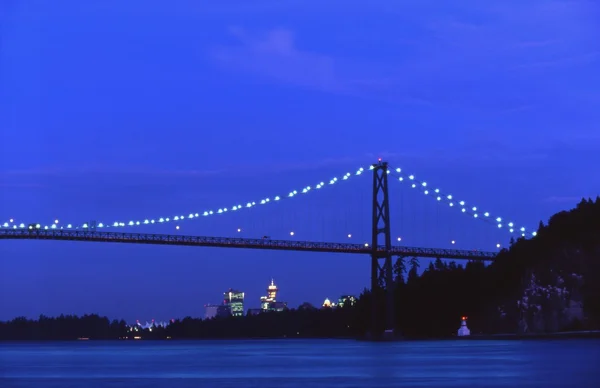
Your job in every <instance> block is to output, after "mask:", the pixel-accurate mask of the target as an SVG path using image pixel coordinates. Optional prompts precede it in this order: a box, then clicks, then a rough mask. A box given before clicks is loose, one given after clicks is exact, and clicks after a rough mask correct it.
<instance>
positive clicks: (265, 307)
mask: <svg viewBox="0 0 600 388" xmlns="http://www.w3.org/2000/svg"><path fill="white" fill-rule="evenodd" d="M277 291H279V289H278V288H277V286H276V285H275V281H274V280H273V279H271V284H270V285H269V287H267V295H266V296H261V297H260V309H261V310H262V311H263V312H266V311H283V310H286V309H287V303H286V302H278V301H277Z"/></svg>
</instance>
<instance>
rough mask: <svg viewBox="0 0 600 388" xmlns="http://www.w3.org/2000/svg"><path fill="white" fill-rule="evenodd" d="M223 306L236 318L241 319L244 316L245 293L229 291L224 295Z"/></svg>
mask: <svg viewBox="0 0 600 388" xmlns="http://www.w3.org/2000/svg"><path fill="white" fill-rule="evenodd" d="M223 295H224V300H223V305H224V306H227V307H228V308H229V311H230V313H231V315H232V316H234V317H241V316H243V315H244V293H243V292H241V291H236V290H233V289H231V288H230V289H229V291H227V292H225V293H224V294H223Z"/></svg>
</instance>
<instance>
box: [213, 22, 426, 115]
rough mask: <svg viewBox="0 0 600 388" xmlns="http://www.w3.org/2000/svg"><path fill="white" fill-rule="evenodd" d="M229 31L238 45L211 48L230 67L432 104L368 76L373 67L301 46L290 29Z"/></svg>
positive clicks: (322, 87)
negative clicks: (365, 75) (356, 64)
mask: <svg viewBox="0 0 600 388" xmlns="http://www.w3.org/2000/svg"><path fill="white" fill-rule="evenodd" d="M229 33H230V35H232V36H233V37H235V38H236V39H237V40H238V43H237V45H232V46H217V47H214V48H213V49H212V50H211V51H210V52H209V57H210V59H211V60H212V61H214V62H215V63H216V64H218V65H220V66H223V67H225V68H227V69H230V70H234V71H244V72H247V73H253V74H257V75H259V76H262V77H265V78H269V79H272V80H274V81H277V82H281V83H284V84H289V85H293V86H298V87H302V88H307V89H313V90H318V91H321V92H327V93H333V94H340V95H347V96H354V97H359V98H369V99H379V100H384V101H390V102H396V103H398V102H400V103H409V104H420V105H423V104H430V102H429V101H427V100H426V99H424V98H422V97H419V96H412V95H409V94H408V93H406V92H402V93H399V92H398V90H397V87H396V86H397V85H396V84H395V83H390V82H389V80H388V79H386V78H379V79H378V78H370V79H364V78H363V76H364V73H367V74H372V72H373V70H374V69H372V68H368V67H367V68H365V69H362V70H361V69H351V66H348V63H347V62H346V61H343V60H340V59H336V58H334V57H332V56H329V55H327V54H324V53H319V52H312V51H308V50H300V49H299V48H298V47H297V46H296V42H295V36H294V33H293V32H292V31H291V30H289V29H285V28H276V29H272V30H270V31H267V32H266V33H262V34H251V33H249V32H248V31H246V30H245V29H243V28H241V27H231V28H230V29H229ZM359 66H360V65H359Z"/></svg>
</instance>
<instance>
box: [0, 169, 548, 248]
mask: <svg viewBox="0 0 600 388" xmlns="http://www.w3.org/2000/svg"><path fill="white" fill-rule="evenodd" d="M369 169H370V170H372V169H373V166H370V167H369ZM364 171H365V168H364V167H361V168H358V169H357V170H356V172H355V174H354V175H353V174H351V173H349V172H348V173H345V174H344V175H342V178H341V179H338V178H337V177H334V178H332V179H329V180H328V181H327V183H326V181H320V182H319V183H317V184H316V185H315V186H305V187H303V188H302V189H299V190H291V191H290V192H289V193H288V194H287V195H285V196H284V195H281V196H279V195H275V196H272V197H265V198H263V199H260V200H258V201H249V202H246V203H245V205H242V204H239V203H238V204H237V205H233V206H231V207H223V208H218V209H216V210H205V211H204V212H202V213H189V214H188V215H187V216H185V215H183V214H180V215H175V216H173V217H157V218H145V219H143V220H131V221H129V222H122V221H115V222H113V223H104V222H94V224H93V225H92V223H90V222H89V221H88V222H84V223H80V224H66V225H65V223H62V222H59V220H58V219H56V220H54V222H52V223H50V224H47V225H43V224H40V223H37V225H36V226H37V228H39V229H43V230H63V229H68V230H73V229H75V230H81V229H83V230H88V229H95V228H101V229H104V228H111V229H112V228H125V227H134V226H142V225H152V224H162V223H179V222H182V221H186V220H192V219H198V218H202V217H208V216H213V215H222V214H227V213H234V212H237V211H239V210H242V209H249V208H253V207H255V206H258V205H266V204H269V203H273V202H278V201H281V200H283V199H291V198H295V197H296V196H298V195H300V194H307V193H309V192H311V191H318V190H320V189H322V188H324V187H326V186H328V185H334V184H336V183H338V182H340V181H346V180H348V179H349V178H351V177H352V176H362V175H364V174H363V173H364ZM387 173H388V174H391V175H392V176H393V177H394V178H396V179H394V180H395V181H398V182H401V183H408V184H409V185H410V186H411V187H412V188H413V189H417V190H419V191H420V192H421V193H423V194H424V195H426V196H429V197H431V198H434V199H435V200H437V201H438V202H445V203H447V204H448V205H449V206H450V207H456V208H459V209H461V212H462V213H465V214H467V215H470V216H471V217H473V218H474V219H480V220H484V221H485V222H488V223H494V221H495V223H496V225H497V227H498V228H499V229H504V230H508V231H509V232H510V233H514V232H515V228H516V227H515V226H514V223H512V222H509V223H508V224H507V225H506V226H507V227H508V228H505V227H504V224H503V223H502V222H503V219H502V217H496V219H495V220H494V219H493V217H491V215H490V213H489V212H487V211H486V212H482V211H480V210H479V209H478V208H477V207H476V206H467V204H466V202H465V201H456V200H454V197H453V196H452V195H451V194H444V193H442V191H441V190H440V189H438V188H435V189H432V188H430V185H429V184H428V183H427V182H426V181H422V180H419V179H417V178H416V177H415V175H413V174H410V175H407V174H404V173H403V172H402V169H400V168H396V169H393V168H391V167H390V168H389V169H388V170H387ZM2 228H7V229H26V228H27V226H26V223H23V222H21V223H17V222H15V219H14V218H11V219H9V220H8V222H4V223H3V224H0V229H2ZM519 231H520V233H521V236H522V237H525V236H526V234H525V231H526V228H525V227H521V228H519ZM535 235H536V232H535V231H534V232H532V233H531V236H535Z"/></svg>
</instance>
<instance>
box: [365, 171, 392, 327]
mask: <svg viewBox="0 0 600 388" xmlns="http://www.w3.org/2000/svg"><path fill="white" fill-rule="evenodd" d="M380 247H382V248H383V249H380ZM391 248H392V237H391V233H390V202H389V195H388V163H387V162H382V161H381V159H379V162H378V163H377V164H374V165H373V220H372V239H371V296H372V309H373V310H372V323H371V336H372V337H379V335H380V334H381V331H382V329H383V330H384V336H385V337H388V338H389V337H392V336H393V334H394V327H395V315H394V280H393V273H392V271H393V267H392V255H391V253H390V252H391ZM383 293H385V309H384V312H385V313H384V316H385V319H384V322H381V318H380V317H381V315H380V307H379V302H378V300H379V295H382V294H383Z"/></svg>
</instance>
